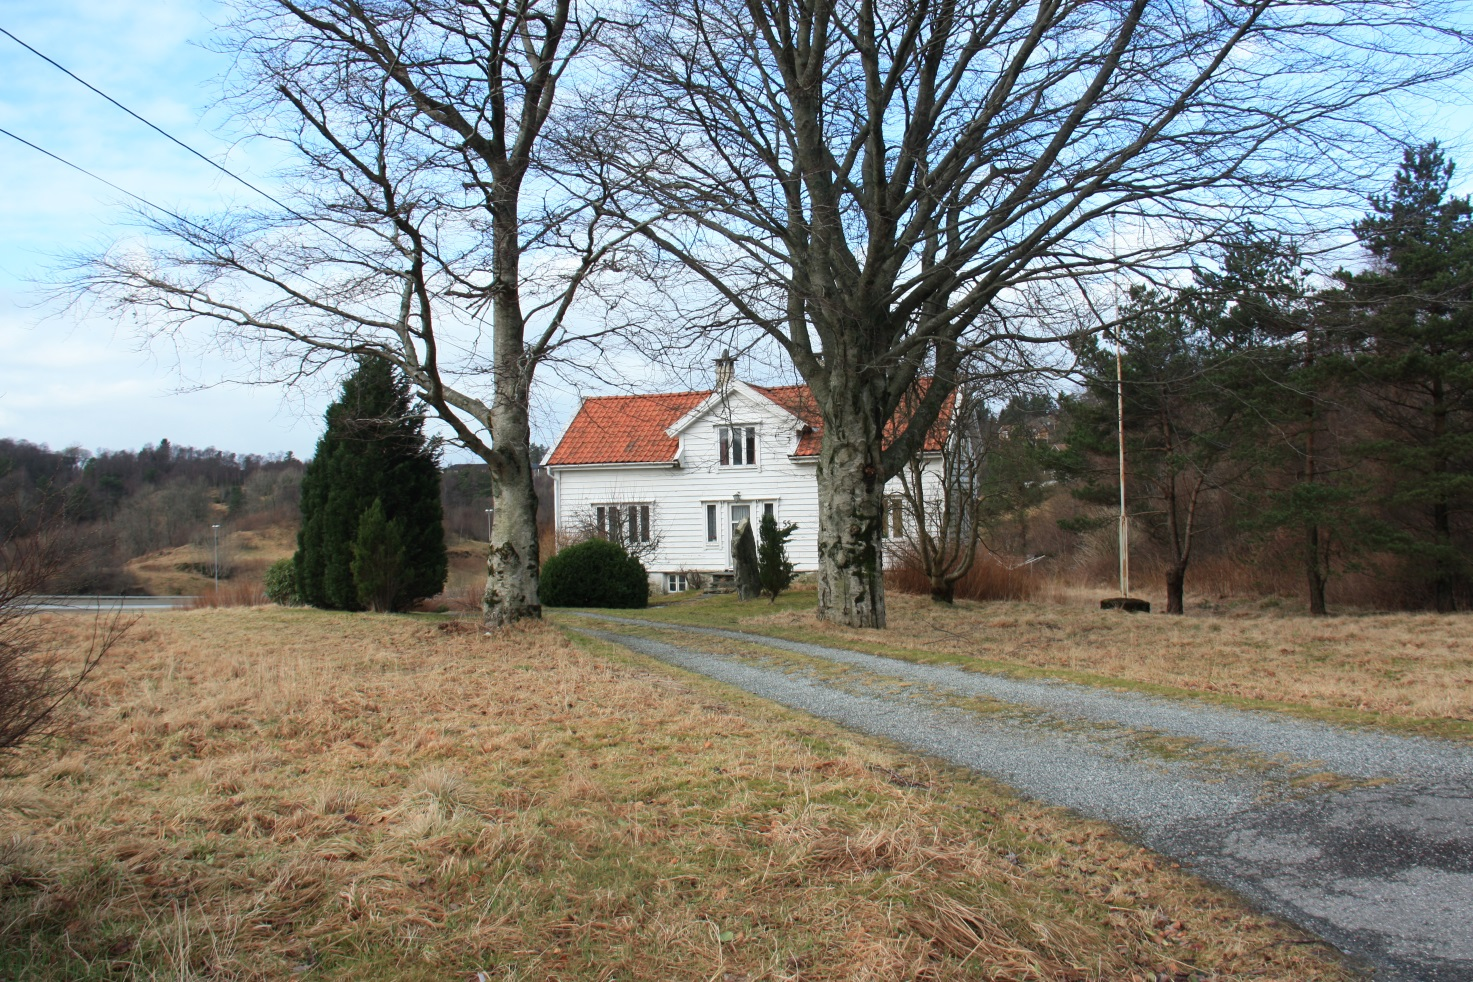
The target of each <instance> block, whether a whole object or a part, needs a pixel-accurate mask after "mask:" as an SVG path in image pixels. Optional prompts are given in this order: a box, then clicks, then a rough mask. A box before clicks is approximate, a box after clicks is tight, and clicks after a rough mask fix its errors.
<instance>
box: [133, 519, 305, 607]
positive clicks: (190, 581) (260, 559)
mask: <svg viewBox="0 0 1473 982" xmlns="http://www.w3.org/2000/svg"><path fill="white" fill-rule="evenodd" d="M296 548H297V532H296V529H295V528H292V527H288V526H284V525H269V526H265V527H263V528H259V529H245V530H240V531H233V532H227V533H226V535H225V536H224V537H222V539H221V549H222V551H223V552H224V553H225V554H226V557H227V562H228V564H229V565H230V566H232V567H233V570H232V572H231V575H230V577H229V578H228V579H225V580H222V581H221V582H220V593H221V602H222V603H224V604H226V605H229V604H231V603H232V602H234V603H242V602H245V603H250V602H256V603H259V602H261V601H260V599H259V598H260V597H261V596H262V594H261V580H262V578H263V577H264V576H265V575H266V567H268V566H270V565H271V564H272V563H274V562H276V561H277V560H278V559H283V558H286V557H288V556H290V555H291V554H292V553H294V552H295V551H296ZM212 563H213V555H212V551H211V549H210V548H209V547H206V546H198V545H184V546H179V547H178V548H177V549H165V550H162V551H159V552H152V553H149V554H148V555H146V556H140V557H138V558H137V559H133V560H130V561H129V562H128V564H127V567H126V568H127V571H128V573H129V574H130V575H131V576H132V578H133V579H134V580H135V581H136V582H137V583H138V584H139V585H140V586H141V587H143V589H144V590H145V591H147V592H148V593H151V594H154V595H156V596H198V597H201V598H206V602H208V598H212V595H213V593H214V578H213V577H212V576H210V575H209V574H207V573H204V572H200V570H201V569H208V568H209V567H210V566H211V564H212Z"/></svg>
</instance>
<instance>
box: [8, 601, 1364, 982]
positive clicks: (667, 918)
mask: <svg viewBox="0 0 1473 982" xmlns="http://www.w3.org/2000/svg"><path fill="white" fill-rule="evenodd" d="M51 623H52V624H53V626H54V627H55V628H56V629H57V630H59V631H62V632H65V633H68V634H70V635H72V636H73V639H74V640H76V641H80V640H81V639H82V636H83V634H84V633H85V631H86V630H87V624H86V622H85V621H84V620H83V619H81V618H71V619H67V618H61V617H58V618H53V619H52V621H51ZM0 822H3V823H4V827H5V829H6V831H7V833H8V836H7V837H6V838H5V839H4V840H3V843H0V882H3V883H4V884H5V888H4V893H3V897H0V907H3V915H4V919H3V921H0V924H3V925H4V926H3V929H0V977H4V978H7V979H11V978H14V979H87V978H95V979H104V978H107V979H112V978H122V979H149V978H170V979H190V978H201V979H202V978H211V979H279V978H302V979H343V980H347V979H352V980H363V979H396V980H397V979H411V980H412V979H425V980H429V979H434V980H445V979H467V978H478V977H480V976H479V975H478V973H485V977H487V978H492V979H498V980H500V979H527V980H531V979H537V980H542V979H651V980H655V979H661V980H664V979H686V978H700V979H710V978H716V979H722V980H728V982H729V980H736V979H740V980H745V982H754V980H758V979H771V980H798V979H803V980H820V979H833V980H853V979H897V978H926V979H952V978H1001V979H1051V980H1052V979H1059V980H1063V979H1111V980H1115V979H1146V978H1152V979H1155V978H1159V977H1161V973H1165V977H1169V978H1173V979H1186V978H1230V977H1231V978H1243V977H1254V978H1270V979H1285V980H1288V979H1340V978H1346V977H1348V975H1347V973H1346V972H1345V971H1344V969H1343V968H1342V967H1341V966H1340V965H1339V963H1338V962H1337V961H1336V960H1335V958H1334V956H1333V954H1332V953H1331V952H1329V951H1328V950H1326V949H1325V948H1323V947H1322V946H1320V945H1317V944H1312V943H1305V941H1304V939H1303V937H1302V936H1301V935H1300V934H1299V933H1298V932H1297V931H1295V930H1294V929H1292V928H1289V927H1286V926H1284V925H1281V924H1278V923H1276V922H1274V921H1272V920H1271V919H1269V918H1266V917H1263V916H1261V915H1259V914H1257V913H1255V912H1254V911H1252V910H1251V909H1249V908H1248V907H1246V906H1245V905H1244V904H1242V903H1241V902H1239V901H1237V900H1235V899H1234V898H1232V897H1231V896H1229V895H1227V894H1225V893H1223V892H1222V891H1219V890H1216V889H1214V888H1211V887H1209V886H1206V885H1204V884H1202V883H1201V882H1200V881H1197V880H1195V879H1193V878H1192V877H1189V876H1187V875H1185V874H1183V873H1182V872H1181V871H1179V870H1176V869H1174V868H1172V867H1171V865H1170V864H1169V863H1165V862H1163V861H1161V860H1160V859H1159V858H1158V857H1156V856H1153V855H1152V854H1150V853H1148V852H1146V851H1144V850H1141V849H1139V848H1137V847H1135V846H1132V845H1130V844H1128V843H1126V842H1124V841H1122V840H1121V839H1120V838H1119V837H1118V836H1117V835H1116V834H1115V833H1113V832H1112V831H1111V830H1110V829H1108V828H1107V827H1105V826H1103V825H1101V824H1098V823H1093V822H1086V821H1082V820H1079V819H1077V818H1074V817H1072V816H1070V815H1067V814H1065V813H1063V812H1060V811H1058V810H1054V809H1049V808H1045V807H1042V806H1038V805H1034V804H1030V803H1026V802H1021V801H1019V800H1017V799H1015V798H1013V797H1012V796H1010V795H1008V794H1007V793H1005V792H1004V791H1003V790H1001V789H999V788H998V787H997V786H996V785H994V784H992V783H991V782H988V781H985V780H981V779H977V778H974V777H971V776H968V775H967V774H965V773H963V772H961V771H958V770H955V769H951V768H947V767H944V766H941V765H938V764H934V763H930V762H927V761H925V760H923V759H920V758H917V757H915V756H913V755H909V754H906V753H903V752H901V751H899V750H896V749H894V748H892V747H890V746H888V745H886V744H883V743H881V742H879V741H874V740H870V739H867V738H863V737H859V736H855V735H853V734H850V733H847V732H845V731H843V730H840V729H838V728H836V727H834V726H831V725H829V724H827V723H824V722H822V721H818V720H814V719H812V718H809V717H806V716H803V715H801V714H797V713H793V712H789V711H787V710H784V709H781V708H779V707H776V706H773V705H772V704H770V703H766V702H764V701H762V700H759V699H756V698H753V697H750V696H747V695H745V694H743V693H740V692H737V691H734V690H731V689H728V688H725V687H722V686H720V685H718V684H716V683H713V682H709V681H707V680H704V679H701V678H698V677H694V676H689V675H684V674H682V673H679V672H677V671H675V670H672V669H669V668H667V667H665V666H663V665H660V664H658V663H655V662H651V661H648V660H646V659H643V658H640V657H638V656H634V655H631V654H629V653H628V652H625V651H622V650H620V649H616V648H613V647H608V646H604V645H601V644H600V643H598V642H595V641H580V642H575V641H573V640H571V639H570V638H569V637H568V636H566V635H565V634H564V633H563V632H561V631H560V630H558V629H557V628H556V627H555V626H553V625H550V624H532V625H527V626H525V627H521V628H517V629H514V630H510V631H506V632H502V633H500V634H497V635H495V636H492V637H488V636H485V635H483V634H482V633H481V631H480V630H479V626H478V625H477V624H476V623H475V622H473V621H463V620H462V621H457V620H450V619H445V618H427V617H405V616H386V615H385V616H377V615H346V614H334V613H326V612H319V611H310V610H283V609H279V608H256V609H219V610H197V611H187V612H172V613H160V614H148V615H145V616H144V617H143V618H142V619H141V620H140V621H139V622H138V623H137V624H136V625H135V626H134V627H133V629H132V630H131V632H130V633H129V634H128V636H127V637H126V639H125V640H124V641H123V642H122V643H121V644H120V645H119V646H118V648H117V649H116V651H115V653H114V654H113V655H111V656H110V657H109V659H108V661H107V662H105V663H104V664H103V666H102V667H101V668H100V669H99V670H98V672H97V674H96V675H95V676H94V678H93V679H92V680H91V681H90V682H89V685H88V687H87V690H86V694H85V704H84V706H83V707H82V712H81V715H80V717H79V719H78V721H77V724H76V727H75V729H74V732H73V734H72V735H71V737H69V738H68V739H65V740H60V741H56V742H54V743H51V744H48V745H45V746H41V747H38V748H35V749H33V750H32V751H31V752H29V753H28V754H26V755H25V756H23V757H21V758H20V759H18V760H16V761H13V762H12V773H11V774H9V775H8V776H6V777H4V778H3V779H0Z"/></svg>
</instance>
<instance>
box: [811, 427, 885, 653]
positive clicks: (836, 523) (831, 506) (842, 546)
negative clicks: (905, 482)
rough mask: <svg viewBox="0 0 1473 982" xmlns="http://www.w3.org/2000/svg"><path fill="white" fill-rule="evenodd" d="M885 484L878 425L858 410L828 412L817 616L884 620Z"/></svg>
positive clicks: (821, 460)
mask: <svg viewBox="0 0 1473 982" xmlns="http://www.w3.org/2000/svg"><path fill="white" fill-rule="evenodd" d="M884 490H885V482H884V480H883V479H882V478H881V472H880V433H879V429H878V427H875V426H867V425H865V422H864V421H863V420H862V419H861V418H860V414H859V413H857V412H852V411H851V412H831V413H826V414H825V418H824V432H823V446H822V448H821V449H820V450H819V455H818V616H819V617H820V618H822V619H823V620H826V621H832V622H833V623H835V624H843V625H845V626H847V627H884V626H885V580H884V575H883V571H882V569H881V560H880V548H881V547H880V531H881V523H882V522H883V521H884V498H885V495H884Z"/></svg>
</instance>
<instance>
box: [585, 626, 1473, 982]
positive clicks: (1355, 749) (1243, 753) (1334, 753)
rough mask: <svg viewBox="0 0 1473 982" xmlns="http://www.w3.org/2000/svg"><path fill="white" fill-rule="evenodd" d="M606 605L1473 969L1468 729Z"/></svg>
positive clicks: (759, 687) (1389, 974)
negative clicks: (1067, 679)
mask: <svg viewBox="0 0 1473 982" xmlns="http://www.w3.org/2000/svg"><path fill="white" fill-rule="evenodd" d="M597 616H598V619H599V620H600V621H602V622H603V623H602V624H601V625H600V628H594V627H593V625H592V624H590V625H589V628H588V629H586V633H588V634H592V635H594V636H597V637H600V638H603V639H605V640H608V641H613V642H616V643H619V644H622V645H624V646H625V647H628V648H630V649H632V650H634V651H638V652H641V653H643V654H646V655H650V656H652V657H655V658H658V659H661V660H663V661H666V662H668V663H670V664H672V665H677V666H679V667H681V668H685V669H688V670H691V671H696V672H700V673H702V674H705V675H708V676H711V677H712V678H716V679H719V680H721V681H724V682H728V683H730V684H733V685H737V686H739V687H741V688H743V689H746V690H747V691H749V692H753V693H755V694H757V695H760V696H763V697H765V698H769V699H772V700H773V701H775V702H780V703H783V704H784V705H788V706H791V707H794V708H796V709H801V710H804V711H807V712H810V713H813V714H814V715H816V716H822V717H825V718H828V719H831V720H834V721H836V722H838V723H841V724H843V725H845V726H848V727H850V728H852V729H855V730H860V731H863V732H866V733H871V734H874V735H876V736H881V737H886V738H888V739H891V740H893V741H895V742H896V743H899V744H902V745H905V746H908V747H911V748H913V749H915V750H918V751H921V752H923V753H927V754H931V755H934V756H936V757H940V758H943V759H946V760H949V761H951V762H953V763H956V764H960V765H962V766H965V767H969V768H971V769H973V770H975V771H977V772H979V773H982V774H986V775H988V776H990V777H994V778H997V779H999V780H1002V781H1004V782H1006V783H1008V784H1009V785H1011V786H1012V787H1014V788H1016V789H1017V790H1018V791H1020V792H1021V793H1023V794H1026V795H1029V796H1031V797H1033V798H1036V799H1038V800H1041V801H1046V802H1049V803H1052V804H1057V805H1062V806H1065V807H1068V808H1072V809H1074V810H1076V811H1078V812H1080V813H1081V814H1084V815H1088V816H1090V817H1093V818H1099V819H1103V820H1106V821H1109V822H1111V823H1113V824H1115V825H1116V826H1117V827H1118V828H1120V829H1121V830H1122V831H1124V832H1125V833H1126V834H1127V835H1128V836H1131V837H1133V838H1135V839H1136V840H1138V841H1140V842H1142V843H1143V844H1145V845H1147V846H1150V847H1151V848H1153V849H1155V850H1157V851H1158V852H1161V853H1163V854H1165V855H1168V856H1171V857H1172V858H1174V859H1176V860H1177V861H1179V862H1181V863H1182V864H1183V865H1184V866H1186V867H1188V868H1190V869H1192V870H1194V871H1195V872H1197V873H1199V874H1200V875H1202V876H1204V877H1206V878H1208V879H1210V880H1214V881H1216V882H1218V883H1221V884H1223V885H1225V886H1228V887H1230V888H1231V889H1234V890H1236V891H1237V892H1238V893H1240V894H1242V895H1243V896H1245V897H1247V898H1249V899H1250V900H1251V901H1253V902H1255V903H1257V904H1258V905H1259V906H1261V907H1263V908H1265V909H1267V910H1270V911H1272V912H1273V913H1275V914H1278V915H1279V916H1282V917H1284V918H1285V919H1287V920H1289V921H1292V922H1294V923H1296V924H1298V925H1300V926H1301V927H1303V928H1305V929H1307V930H1309V931H1312V932H1314V933H1315V934H1317V935H1319V936H1320V937H1322V938H1324V939H1325V940H1327V941H1329V942H1330V943H1332V944H1334V945H1335V946H1336V947H1338V948H1339V949H1340V950H1341V951H1343V952H1345V954H1346V955H1347V956H1348V957H1349V958H1350V959H1351V960H1352V961H1353V962H1360V963H1362V964H1364V965H1365V966H1366V967H1368V968H1370V969H1371V970H1372V971H1373V972H1374V977H1375V978H1376V979H1377V980H1378V982H1383V980H1399V982H1411V980H1432V982H1451V980H1468V982H1473V748H1469V747H1467V746H1465V745H1462V744H1456V743H1452V742H1447V741H1439V740H1428V739H1420V738H1415V737H1401V736H1395V735H1391V734H1386V733H1381V732H1373V731H1368V730H1358V729H1348V728H1342V727H1336V726H1331V725H1328V724H1321V723H1315V722H1310V721H1305V720H1300V719H1296V718H1293V717H1288V716H1283V715H1279V714H1275V713H1267V712H1247V711H1240V710H1233V709H1227V708H1224V707H1221V706H1216V705H1212V704H1209V703H1193V702H1188V701H1181V700H1168V699H1161V698H1155V697H1150V696H1144V695H1139V694H1135V693H1122V692H1113V691H1106V690H1101V689H1094V688H1089V687H1087V686H1080V685H1074V684H1070V683H1064V682H1047V681H1020V680H1017V679H1010V678H1005V677H1002V676H995V675H983V674H981V673H974V672H967V671H963V670H960V669H955V668H948V667H942V666H934V665H917V664H914V663H910V662H904V661H899V660H895V659H889V658H880V657H877V656H874V655H867V654H864V653H862V652H856V651H849V650H845V649H836V648H825V647H820V646H817V645H809V644H802V643H798V642H790V641H782V640H779V639H774V638H767V637H763V636H761V635H754V634H744V633H742V632H737V631H722V630H716V629H710V628H690V627H682V626H680V625H675V624H658V623H657V622H651V621H646V620H642V619H640V620H635V619H632V618H614V617H608V616H602V615H597ZM652 628H655V629H668V630H669V631H680V632H683V633H682V634H680V635H675V634H662V633H661V632H660V631H659V630H656V631H655V632H653V633H655V634H657V635H659V636H658V637H651V636H649V635H650V634H651V633H652V632H651V629H652ZM579 630H585V629H584V628H581V627H580V628H579ZM636 631H637V632H638V633H636ZM702 636H705V637H714V638H719V639H720V640H721V641H722V642H731V641H738V642H742V643H743V646H742V647H741V648H738V649H733V647H732V645H730V644H729V643H725V644H705V643H704V642H703V641H702V640H701V638H702ZM747 645H761V646H763V648H765V649H766V650H765V651H754V650H752V649H750V648H748V647H746V646H747ZM733 650H735V651H736V652H737V653H733ZM967 700H983V701H984V706H983V707H981V708H982V709H983V711H979V707H978V706H977V705H976V704H975V703H974V704H971V705H970V706H969V704H968V702H967Z"/></svg>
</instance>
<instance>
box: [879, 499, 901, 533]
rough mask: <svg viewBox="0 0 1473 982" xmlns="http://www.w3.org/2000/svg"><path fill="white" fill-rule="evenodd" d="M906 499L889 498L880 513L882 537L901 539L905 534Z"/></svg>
mask: <svg viewBox="0 0 1473 982" xmlns="http://www.w3.org/2000/svg"><path fill="white" fill-rule="evenodd" d="M904 517H905V500H904V499H903V498H889V499H887V500H886V501H885V510H884V511H882V512H881V513H880V538H882V539H899V538H902V537H903V536H904V535H905V522H904Z"/></svg>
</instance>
